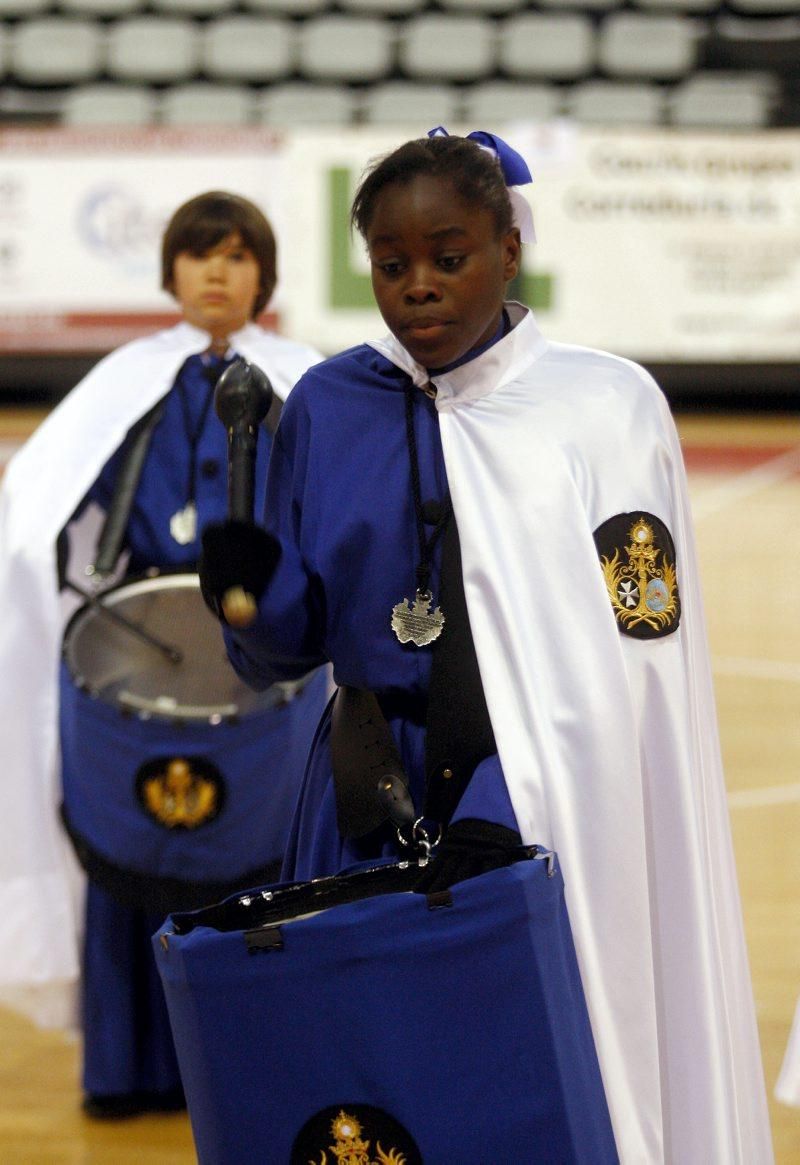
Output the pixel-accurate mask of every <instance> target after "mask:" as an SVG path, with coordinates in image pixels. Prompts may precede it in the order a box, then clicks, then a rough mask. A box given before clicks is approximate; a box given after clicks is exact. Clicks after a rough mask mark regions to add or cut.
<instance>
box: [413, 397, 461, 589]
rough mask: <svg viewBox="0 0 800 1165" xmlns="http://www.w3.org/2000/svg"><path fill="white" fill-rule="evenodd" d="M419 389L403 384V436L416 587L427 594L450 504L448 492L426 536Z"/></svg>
mask: <svg viewBox="0 0 800 1165" xmlns="http://www.w3.org/2000/svg"><path fill="white" fill-rule="evenodd" d="M417 391H418V390H417V389H416V388H415V387H414V385H413V384H409V385H408V386H407V387H406V390H405V393H406V438H407V440H408V455H409V459H410V461H411V493H412V496H413V499H414V517H415V519H416V524H417V541H418V543H419V564H418V565H417V568H416V575H417V590H418V591H420V592H421V593H422V594H428V593H429V592H428V583H429V581H430V577H431V559H432V557H433V550H434V547H435V546H436V543H437V542H438V541H439V538H440V537H441V535H442V533H443V532H444V529H445V526H446V525H447V523H448V521H449V519H450V515H451V513H452V512H453V506H452V503H451V501H450V494H449V493H448V495H447V497H446V498H445V500H444V502H443V503H442V512H441V514H440V515H439V518H438V521H437V522H436V525H435V526H434V528H433V531H432V533H431V534H430V535H429V536H426V534H425V514H424V509H423V505H422V487H421V485H420V476H419V453H418V451H417V435H416V432H415V431H414V394H415V393H416V392H417Z"/></svg>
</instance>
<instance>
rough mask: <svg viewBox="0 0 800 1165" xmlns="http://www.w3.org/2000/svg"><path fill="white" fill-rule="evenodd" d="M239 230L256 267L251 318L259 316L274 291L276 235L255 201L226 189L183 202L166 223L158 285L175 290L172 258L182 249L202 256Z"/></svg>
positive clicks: (171, 290) (173, 259) (173, 261)
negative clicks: (255, 284)
mask: <svg viewBox="0 0 800 1165" xmlns="http://www.w3.org/2000/svg"><path fill="white" fill-rule="evenodd" d="M236 232H238V234H239V235H240V236H241V239H242V242H243V243H244V245H245V246H246V247H247V249H248V250H249V251H252V253H253V255H254V256H255V259H256V262H257V263H258V267H259V273H260V274H259V281H258V295H257V297H256V301H255V303H254V304H253V319H255V318H256V316H258V315H260V314H261V312H262V311H263V310H264V308H265V307H266V306H267V303H268V302H269V298H270V296H271V295H272V293H273V291H274V290H275V282H276V280H277V248H276V245H275V235H274V234H273V233H272V227H271V226H270V225H269V222H268V221H267V219H266V217H265V215H263V214H262V212H261V211H260V210H259V209H258V207H257V206H256V205H255V203H253V202H250V200H249V199H247V198H242V197H241V195H238V194H230V193H228V192H227V191H226V190H209V191H208V192H207V193H206V194H198V195H196V197H194V198H190V199H189V201H188V202H184V204H183V205H182V206H179V207H178V209H177V210H176V211H175V213H174V214H173V216H172V218H171V219H170V220H169V222H168V223H167V227H166V230H165V231H164V237H163V239H162V241H161V286H162V287H163V289H164V291H169V292H170V293H172V292H173V291H174V269H175V259H176V258H177V256H178V255H180V254H181V253H182V252H184V251H188V253H189V254H190V255H197V256H199V255H205V254H206V253H207V252H208V251H210V250H212V248H213V247H216V246H217V244H218V243H221V242H222V240H223V239H226V238H227V237H228V236H229V235H232V234H234V233H236Z"/></svg>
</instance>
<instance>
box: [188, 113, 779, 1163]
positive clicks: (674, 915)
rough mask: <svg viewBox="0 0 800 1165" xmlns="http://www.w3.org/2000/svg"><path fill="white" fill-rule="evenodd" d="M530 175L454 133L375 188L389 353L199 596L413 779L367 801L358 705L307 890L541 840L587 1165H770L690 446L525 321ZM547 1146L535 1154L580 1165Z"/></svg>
mask: <svg viewBox="0 0 800 1165" xmlns="http://www.w3.org/2000/svg"><path fill="white" fill-rule="evenodd" d="M529 180H530V173H529V171H528V168H527V165H526V164H525V162H524V160H523V159H522V158H520V156H519V155H518V154H516V153H515V151H513V150H512V149H511V148H510V147H509V146H508V145H507V144H506V143H504V142H502V140H501V139H499V138H497V137H496V136H495V135H492V134H487V133H484V132H480V133H476V134H471V135H469V138H462V137H455V136H450V135H448V134H447V132H446V131H445V130H443V129H442V128H441V127H439V129H437V130H434V131H432V132H431V135H430V136H429V137H428V138H424V139H420V140H414V141H410V142H407V143H405V144H404V145H402V146H400V147H399V148H398V149H397V150H395V151H393V152H392V153H391V154H389V155H388V156H386V157H384V158H382V159H380V160H379V161H378V162H377V163H376V164H374V165H373V166H372V168H371V169H370V170H369V171H368V172H367V174H366V175H365V177H364V178H363V179H362V182H361V184H360V186H359V188H358V190H357V192H356V195H355V199H354V203H353V207H352V222H353V224H354V225H355V227H356V228H357V229H358V231H359V232H360V234H361V235H362V236H363V238H364V240H365V243H366V247H367V251H368V255H369V261H370V265H371V270H372V283H373V288H374V293H375V297H376V300H377V304H378V307H379V309H380V311H381V314H382V316H383V319H384V321H385V322H386V324H387V326H388V328H389V332H390V334H389V335H388V336H387V337H385V338H384V339H380V340H376V341H370V342H368V343H365V344H363V345H360V346H358V347H356V348H353V349H351V350H349V351H347V352H344V353H342V354H340V355H338V356H335V357H333V358H332V359H330V360H327V361H325V362H324V363H322V364H320V365H317V366H316V367H315V368H313V369H311V370H310V371H309V372H307V373H306V374H305V376H304V377H303V378H302V379H301V381H300V382H299V384H298V386H297V387H296V388H295V390H294V392H293V393H292V396H291V398H290V399H289V401H288V403H287V406H286V408H285V410H284V412H283V416H282V419H281V423H280V427H279V431H278V434H277V437H276V442H275V447H274V452H273V454H272V460H271V464H270V472H269V482H268V486H267V505H266V512H267V514H268V515H270V523H271V524H270V525H269V526H268V532H267V533H266V534H264V532H263V531H256V530H255V529H243V528H241V527H239V526H236V525H235V524H231V523H228V524H224V525H221V526H218V527H215V528H212V529H210V530H209V531H208V532H207V534H206V539H205V543H204V563H203V567H202V576H203V585H204V591H205V595H206V599H207V602H209V605H210V606H211V607H212V609H214V610H216V611H217V612H218V613H219V612H220V611H221V609H222V608H221V603H222V597H223V595H224V594H225V593H226V591H227V590H228V588H229V587H231V586H232V585H233V584H235V583H240V582H242V581H246V583H247V587H248V589H249V590H250V591H251V592H252V593H253V594H254V595H255V597H256V599H257V601H258V614H257V617H256V619H255V621H254V622H252V624H251V625H249V626H247V627H239V628H236V627H232V626H226V627H225V635H226V640H227V645H228V651H229V654H230V657H231V659H232V661H233V663H234V666H235V667H236V668H237V669H238V670H239V671H240V673H241V674H242V675H243V676H245V677H246V678H247V679H248V680H249V681H250V682H251V683H253V684H254V685H255V686H263V685H266V684H269V683H271V682H273V681H274V680H276V679H285V678H290V677H292V676H294V675H297V674H300V673H301V672H302V671H305V670H307V669H308V667H309V666H312V665H316V664H319V663H322V662H323V661H326V660H331V661H332V663H333V667H334V674H335V679H336V681H337V684H338V685H339V686H340V693H341V692H344V693H347V692H351V691H352V690H353V689H356V690H357V691H358V692H360V693H362V694H363V693H364V692H368V693H372V694H373V695H374V697H375V698H376V700H377V705H378V707H379V710H380V713H382V716H383V718H384V719H385V721H386V722H387V723H388V726H389V729H390V732H391V741H392V744H393V747H394V748H395V750H396V756H397V757H399V761H400V768H401V769H402V773H403V780H402V781H401V782H400V787H399V789H398V787H397V784H396V783H395V785H394V786H393V787H392V789H391V790H390V793H391V796H390V797H389V798H388V799H384V800H383V801H380V799H379V798H376V797H374V796H373V793H374V788H372V789H367V788H366V785H363V786H362V787H361V788H360V790H359V788H356V789H355V792H354V791H353V790H354V786H353V783H352V780H351V778H352V771H351V770H352V765H351V766H350V767H348V758H349V755H350V754H349V753H348V744H347V730H348V727H347V723H346V722H347V713H346V708H347V702H346V699H345V698H341V699H340V696H339V695H337V700H336V704H335V705H334V707H333V710H331V709H329V710H328V711H327V713H326V715H325V717H324V719H323V721H322V723H321V724H320V727H319V729H318V732H317V736H316V740H315V744H314V747H313V750H312V755H311V759H310V762H309V766H308V769H307V773H306V779H305V783H304V787H303V790H302V793H301V796H300V800H299V803H298V807H297V811H296V816H295V822H294V828H293V834H292V841H291V844H290V848H289V854H288V858H287V862H286V866H285V870H284V874H285V876H286V877H287V878H292V879H304V878H312V877H317V876H319V875H326V874H331V873H334V872H336V871H339V870H342V869H343V868H345V867H348V866H350V865H352V864H354V863H358V862H363V861H365V860H367V859H369V858H374V857H377V856H395V857H396V856H397V855H398V854H400V855H401V856H402V855H403V853H407V852H408V849H404V848H403V846H402V845H401V846H398V833H399V836H400V838H401V840H402V841H405V842H406V843H409V842H411V843H413V842H414V840H416V841H417V842H420V843H422V844H423V845H424V846H433V856H432V860H431V861H430V862H429V863H428V865H427V866H426V868H425V871H424V873H423V875H422V877H423V880H424V886H425V888H426V889H428V890H430V889H431V888H436V889H441V888H442V887H443V886H449V885H452V884H453V883H456V882H458V881H460V880H463V879H464V878H470V877H473V876H475V875H477V874H479V873H480V872H481V871H482V870H483V869H486V868H488V867H490V866H491V865H492V864H493V863H496V862H497V860H498V854H502V853H504V852H510V851H511V850H512V849H513V847H514V846H515V844H517V843H518V842H519V840H520V838H521V839H522V841H523V842H525V843H526V844H527V843H538V844H540V845H544V846H546V847H548V848H549V849H552V850H554V851H556V852H557V854H558V857H559V861H560V865H561V868H562V870H563V873H564V879H565V884H566V901H567V906H568V911H569V920H570V927H571V930H572V934H573V937H574V941H575V948H576V951H577V957H578V964H579V967H580V977H581V981H582V985H583V992H584V994H585V997H586V1003H587V1007H588V1014H589V1017H590V1020H591V1029H592V1033H593V1037H594V1044H595V1046H596V1049H597V1057H598V1061H599V1067H600V1072H601V1075H602V1091H603V1093H604V1101H605V1103H606V1104H607V1107H608V1112H609V1114H610V1121H611V1126H612V1127H613V1142H612V1144H611V1145H610V1146H609V1144H608V1142H607V1141H606V1142H603V1143H602V1144H600V1142H598V1147H597V1150H596V1152H595V1153H594V1154H593V1155H592V1157H591V1160H592V1165H598V1163H599V1162H601V1161H610V1160H616V1159H617V1158H618V1159H619V1160H621V1161H623V1162H626V1163H630V1165H633V1163H636V1165H640V1163H644V1162H647V1163H654V1162H664V1163H666V1162H669V1163H671V1165H684V1163H685V1165H689V1163H694V1162H715V1163H720V1165H722V1163H723V1162H724V1163H725V1165H736V1163H738V1165H766V1163H767V1162H769V1161H770V1160H772V1151H771V1146H770V1137H769V1129H768V1123H767V1116H766V1105H765V1098H764V1087H763V1080H762V1076H761V1067H760V1055H759V1047H758V1039H757V1033H756V1028H755V1022H754V1011H753V1003H752V997H751V989H750V981H749V974H748V968H747V959H746V954H745V949H744V941H743V936H742V925H741V917H740V910H739V904H738V898H737V890H736V875H735V870H734V866H733V859H732V853H731V844H730V836H729V828H728V822H727V816H726V808H725V792H724V783H723V778H722V773H721V767H720V759H719V750H718V745H717V738H716V730H715V713H714V703H713V695H712V691H711V684H710V678H709V668H708V658H707V648H706V639H705V630H704V623H703V613H702V605H701V598H700V590H699V584H698V579H697V568H696V560H695V550H694V544H693V534H692V528H691V519H690V511H689V502H688V497H687V490H686V482H685V475H684V469H683V464H682V458H681V452H680V447H679V443H678V439H677V436H676V433H675V429H674V426H673V423H672V420H671V417H670V414H669V410H668V407H667V404H666V402H665V399H664V397H663V395H662V393H661V392H660V390H659V388H658V386H657V385H656V384H655V383H654V382H653V380H652V379H651V377H650V376H649V375H648V374H647V373H646V372H645V371H644V370H643V369H642V368H640V367H638V366H637V365H635V364H633V363H632V362H630V361H629V360H625V359H621V358H619V357H616V356H613V355H610V354H608V353H604V352H599V351H594V350H590V349H586V348H581V347H576V346H572V345H565V344H558V343H551V342H548V341H547V340H546V339H545V337H544V336H543V334H542V333H541V331H540V330H539V326H538V324H537V321H536V319H535V318H534V316H533V313H532V312H531V311H530V310H529V309H528V308H526V307H525V306H524V305H522V304H519V303H515V302H513V301H507V300H506V290H507V286H508V284H509V282H510V281H511V280H513V279H514V277H515V276H516V275H517V274H518V272H519V268H520V262H521V248H522V244H523V243H524V242H532V241H533V226H532V221H531V217H530V211H529V209H528V206H527V203H526V202H525V200H524V198H522V196H521V195H520V192H519V190H518V187H519V186H521V185H524V184H525V183H526V182H528V181H529ZM509 188H511V190H509ZM456 533H457V535H458V537H457V539H456V537H455V535H456ZM448 560H449V561H450V562H452V561H455V563H456V569H455V573H453V572H452V571H451V570H450V569H449V568H447V567H445V562H446V561H448ZM458 567H460V570H459V569H458ZM454 578H455V580H456V581H455V582H454V581H453V579H454ZM337 705H338V711H337ZM373 719H374V718H373ZM341 721H344V728H343V727H342V724H341ZM371 722H372V721H371ZM343 734H344V740H345V744H344V745H342V743H341V741H342V739H343ZM365 747H367V746H365ZM367 750H368V749H367ZM395 767H396V768H397V766H395ZM337 768H338V771H337ZM436 782H438V786H437V785H436ZM448 782H451V784H450V785H448ZM357 785H358V782H357V781H356V786H357ZM432 785H433V786H434V787H438V790H439V793H438V794H437V796H438V800H437V796H434V798H433V802H432V801H431V795H430V790H431V787H432ZM443 788H447V790H448V791H447V792H444V793H442V792H441V790H442V789H443ZM451 789H454V790H455V791H454V792H451V791H450V790H451ZM384 791H386V790H384ZM379 801H380V803H378V802H379ZM409 802H410V806H411V807H410V808H408V803H409ZM398 803H400V809H399V810H398ZM404 804H405V806H406V808H408V813H407V817H408V818H409V822H410V824H408V825H407V826H405V827H401V828H400V830H399V831H398V830H397V829H396V828H395V825H396V822H397V820H398V819H400V818H402V817H403V805H404ZM432 804H433V808H432ZM448 822H449V825H448ZM443 826H444V827H446V828H445V829H444V836H443V838H441V840H440V836H441V834H442V827H443ZM404 829H405V836H403V833H404ZM501 860H502V859H501ZM601 1100H602V1098H601ZM487 1143H488V1142H487ZM547 1152H549V1153H551V1154H553V1153H554V1154H555V1155H552V1156H547V1155H546V1153H545V1152H544V1149H543V1147H542V1146H541V1145H532V1144H526V1145H524V1146H523V1145H520V1148H519V1155H518V1157H515V1158H514V1161H519V1163H520V1165H522V1163H523V1162H524V1163H528V1162H530V1161H531V1160H545V1159H546V1160H551V1159H552V1160H558V1161H564V1162H567V1161H573V1160H578V1159H580V1158H575V1157H574V1155H573V1154H572V1152H571V1150H570V1149H569V1147H567V1146H563V1147H562V1148H561V1150H558V1149H557V1147H556V1149H554V1147H553V1146H549V1147H548V1148H547ZM480 1159H481V1160H486V1159H487V1158H485V1157H481V1158H480ZM511 1159H512V1158H511V1157H509V1156H504V1157H503V1160H504V1161H511ZM587 1159H588V1158H586V1157H583V1158H582V1160H584V1161H585V1160H587ZM459 1160H461V1158H459Z"/></svg>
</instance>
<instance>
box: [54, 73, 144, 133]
mask: <svg viewBox="0 0 800 1165" xmlns="http://www.w3.org/2000/svg"><path fill="white" fill-rule="evenodd" d="M155 120H156V95H155V92H154V91H153V90H152V89H150V88H148V87H147V86H146V85H113V84H107V83H104V84H98V85H80V86H76V87H75V88H73V89H70V91H69V92H68V93H66V94H65V95H64V97H63V100H62V105H61V121H62V124H64V125H150V124H151V123H153V122H154V121H155Z"/></svg>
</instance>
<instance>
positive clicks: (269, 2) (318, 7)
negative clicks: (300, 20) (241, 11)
mask: <svg viewBox="0 0 800 1165" xmlns="http://www.w3.org/2000/svg"><path fill="white" fill-rule="evenodd" d="M242 5H243V7H244V8H245V10H247V11H249V12H267V13H269V14H270V15H271V16H284V15H285V16H308V15H310V14H311V13H314V12H323V11H324V10H325V9H326V8H329V7H330V0H242Z"/></svg>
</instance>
